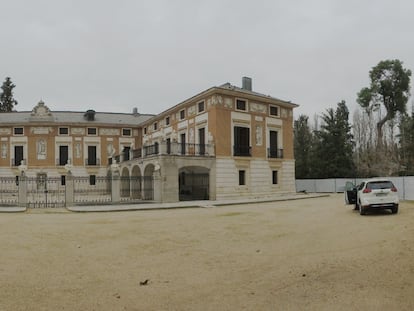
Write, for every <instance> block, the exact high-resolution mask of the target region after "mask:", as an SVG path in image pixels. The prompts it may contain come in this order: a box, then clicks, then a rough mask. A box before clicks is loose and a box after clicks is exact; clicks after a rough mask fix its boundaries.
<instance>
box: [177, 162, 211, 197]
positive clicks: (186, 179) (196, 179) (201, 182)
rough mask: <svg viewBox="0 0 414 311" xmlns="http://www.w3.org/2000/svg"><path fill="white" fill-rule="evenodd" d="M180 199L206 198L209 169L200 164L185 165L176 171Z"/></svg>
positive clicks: (208, 186)
mask: <svg viewBox="0 0 414 311" xmlns="http://www.w3.org/2000/svg"><path fill="white" fill-rule="evenodd" d="M178 189H179V190H178V191H179V199H180V201H191V200H208V199H209V197H210V195H209V192H210V174H209V169H207V168H205V167H202V166H186V167H183V168H181V169H180V170H179V173H178Z"/></svg>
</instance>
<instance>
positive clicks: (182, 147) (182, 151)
mask: <svg viewBox="0 0 414 311" xmlns="http://www.w3.org/2000/svg"><path fill="white" fill-rule="evenodd" d="M180 142H181V154H186V152H185V151H186V145H185V133H182V134H181V135H180Z"/></svg>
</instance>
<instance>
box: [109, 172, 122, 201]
mask: <svg viewBox="0 0 414 311" xmlns="http://www.w3.org/2000/svg"><path fill="white" fill-rule="evenodd" d="M111 191H112V203H119V202H120V201H121V179H120V173H119V165H118V164H112V165H111Z"/></svg>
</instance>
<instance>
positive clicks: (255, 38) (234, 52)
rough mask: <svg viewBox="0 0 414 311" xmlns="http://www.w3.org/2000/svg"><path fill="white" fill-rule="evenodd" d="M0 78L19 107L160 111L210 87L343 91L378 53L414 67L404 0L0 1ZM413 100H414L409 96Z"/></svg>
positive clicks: (323, 104)
mask: <svg viewBox="0 0 414 311" xmlns="http://www.w3.org/2000/svg"><path fill="white" fill-rule="evenodd" d="M0 3H1V5H0V8H1V10H0V29H1V36H0V80H1V82H3V81H4V79H5V77H6V76H10V77H11V78H12V81H13V82H14V83H15V84H16V88H15V89H14V97H15V98H16V99H17V100H18V102H19V104H18V106H17V107H16V109H17V110H19V111H23V110H26V111H27V110H32V108H33V107H34V106H35V105H36V104H37V102H38V101H39V100H40V99H43V101H44V102H45V103H46V105H47V106H48V107H49V108H50V109H51V110H74V111H86V110H87V109H94V110H96V111H111V112H132V110H133V107H137V108H138V111H139V112H140V113H154V114H157V113H160V112H161V111H163V110H166V109H168V108H169V107H171V106H173V105H176V104H178V103H179V102H181V101H183V100H185V99H187V98H189V97H192V96H193V95H195V94H197V93H199V92H201V91H204V90H206V89H208V88H210V87H212V86H218V85H221V84H223V83H226V82H230V83H232V84H234V85H237V86H240V85H241V78H242V77H243V76H248V77H251V78H252V79H253V90H254V91H257V92H261V93H264V94H268V95H272V96H274V97H277V98H280V99H283V100H290V101H292V102H294V103H297V104H299V105H300V107H299V108H297V109H296V111H295V116H298V115H299V114H306V115H309V116H313V115H314V114H315V113H321V112H324V111H325V110H326V109H327V108H329V107H336V104H337V102H339V101H340V100H342V99H343V100H345V101H346V102H347V104H348V107H349V108H350V110H351V112H352V111H353V110H354V109H355V108H356V93H357V92H358V91H359V90H360V89H361V88H362V87H365V86H368V83H369V80H368V72H369V70H370V69H371V68H372V67H373V66H375V65H377V64H378V62H379V61H381V60H385V59H400V60H401V61H403V63H404V67H405V68H408V69H411V70H413V69H414V35H413V29H414V2H413V1H409V0H393V1H385V0H377V1H363V0H347V1H344V0H291V1H281V0H255V1H246V0H208V1H200V0H148V1H140V0H118V1H106V0H72V1H66V0H37V1H31V0H26V1H22V0H13V1H6V0H0ZM410 103H411V100H410Z"/></svg>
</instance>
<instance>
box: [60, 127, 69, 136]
mask: <svg viewBox="0 0 414 311" xmlns="http://www.w3.org/2000/svg"><path fill="white" fill-rule="evenodd" d="M68 134H69V128H67V127H59V135H68Z"/></svg>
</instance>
